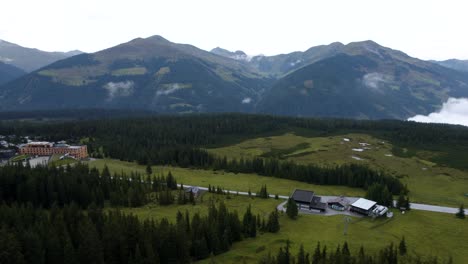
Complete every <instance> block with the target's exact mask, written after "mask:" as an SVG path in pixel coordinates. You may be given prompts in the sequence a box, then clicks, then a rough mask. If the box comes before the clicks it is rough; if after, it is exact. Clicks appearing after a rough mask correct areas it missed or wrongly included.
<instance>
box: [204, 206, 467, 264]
mask: <svg viewBox="0 0 468 264" xmlns="http://www.w3.org/2000/svg"><path fill="white" fill-rule="evenodd" d="M280 224H281V230H280V232H279V233H277V234H270V233H267V234H264V235H261V236H259V237H257V238H256V239H248V240H245V241H242V242H239V243H237V244H234V246H233V248H232V249H231V250H230V251H229V252H227V253H224V254H222V255H219V256H216V257H215V260H216V262H217V263H242V261H243V260H246V262H247V263H255V262H256V260H257V259H258V258H259V257H261V256H262V255H264V254H267V253H268V251H269V250H271V251H272V252H275V253H276V250H277V249H278V247H280V246H284V241H285V240H287V239H290V240H291V241H293V242H294V243H293V245H292V252H293V253H294V254H296V253H297V251H298V248H299V245H300V244H303V245H304V247H305V249H306V250H307V251H308V252H311V253H313V250H314V249H315V246H316V244H317V242H318V241H319V242H320V243H321V244H322V245H326V246H327V248H328V249H329V250H335V249H336V246H337V245H338V244H342V243H344V242H345V241H347V242H348V243H349V245H350V249H351V250H352V251H357V250H358V249H359V247H360V246H361V245H363V246H364V248H365V249H366V250H367V251H368V252H376V251H378V250H379V249H381V248H383V247H384V246H386V245H388V244H389V243H390V242H393V243H398V242H399V241H400V239H401V237H402V236H403V235H404V236H405V239H406V242H407V246H408V249H409V252H411V253H412V254H419V255H423V256H430V255H432V256H438V258H439V260H442V259H443V260H447V258H448V257H449V256H450V255H451V256H452V257H453V260H454V263H468V249H467V247H466V237H467V236H468V221H465V220H459V219H456V218H455V217H454V216H453V215H448V214H441V213H431V212H422V211H412V212H409V213H407V214H405V215H401V214H400V213H396V214H395V216H394V218H392V219H378V220H374V221H373V220H372V219H368V218H360V219H358V218H353V219H352V221H351V223H350V224H349V227H348V234H347V235H346V236H345V235H343V216H316V215H302V216H300V217H299V218H298V220H295V221H294V220H290V219H289V218H287V217H286V216H285V215H284V216H282V217H281V220H280ZM262 246H264V247H265V248H266V250H264V251H262V252H259V253H257V251H258V250H259V248H261V247H262ZM209 261H210V260H205V261H204V262H203V263H209Z"/></svg>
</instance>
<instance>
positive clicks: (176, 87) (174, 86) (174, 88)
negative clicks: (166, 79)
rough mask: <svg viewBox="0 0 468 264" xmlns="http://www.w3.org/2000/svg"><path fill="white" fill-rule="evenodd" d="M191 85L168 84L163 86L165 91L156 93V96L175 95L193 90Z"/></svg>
mask: <svg viewBox="0 0 468 264" xmlns="http://www.w3.org/2000/svg"><path fill="white" fill-rule="evenodd" d="M191 87H192V85H191V84H183V83H168V84H164V85H163V87H162V88H163V89H162V90H159V91H157V92H156V95H169V94H172V93H175V92H176V91H178V90H181V89H185V88H191Z"/></svg>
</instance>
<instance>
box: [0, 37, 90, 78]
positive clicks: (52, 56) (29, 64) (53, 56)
mask: <svg viewBox="0 0 468 264" xmlns="http://www.w3.org/2000/svg"><path fill="white" fill-rule="evenodd" d="M82 53H83V52H82V51H79V50H72V51H67V52H58V51H56V52H48V51H42V50H39V49H36V48H26V47H23V46H20V45H18V44H15V43H12V42H8V41H5V40H1V39H0V62H3V63H7V64H11V65H13V66H15V67H17V68H20V69H22V70H23V71H26V72H32V71H34V70H37V69H39V68H42V67H44V66H47V65H49V64H51V63H53V62H55V61H58V60H61V59H65V58H68V57H71V56H75V55H78V54H82Z"/></svg>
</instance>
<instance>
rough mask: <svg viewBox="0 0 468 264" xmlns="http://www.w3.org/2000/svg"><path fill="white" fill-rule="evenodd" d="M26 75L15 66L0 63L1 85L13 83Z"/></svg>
mask: <svg viewBox="0 0 468 264" xmlns="http://www.w3.org/2000/svg"><path fill="white" fill-rule="evenodd" d="M24 74H26V73H25V72H24V71H23V70H21V69H18V68H16V67H15V66H13V65H9V64H6V63H3V62H0V85H2V84H4V83H7V82H9V81H12V80H14V79H16V78H18V77H20V76H22V75H24Z"/></svg>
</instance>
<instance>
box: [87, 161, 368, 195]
mask: <svg viewBox="0 0 468 264" xmlns="http://www.w3.org/2000/svg"><path fill="white" fill-rule="evenodd" d="M106 164H107V166H108V167H109V170H110V171H111V172H118V173H120V172H124V173H128V174H130V172H132V171H139V172H140V173H143V174H144V173H145V172H146V167H145V166H141V165H138V164H136V163H131V162H124V161H118V160H111V159H103V160H95V161H92V162H90V163H89V165H90V166H91V167H96V168H98V169H101V170H102V169H103V168H104V166H105V165H106ZM169 171H171V173H172V174H173V175H174V177H175V178H176V180H177V182H178V183H183V184H187V185H198V186H203V187H208V185H209V184H211V185H212V186H221V187H222V188H224V189H229V190H236V191H248V190H249V189H250V190H251V191H252V192H257V191H259V190H260V188H261V186H262V185H264V184H266V185H267V189H268V192H269V193H270V194H279V195H289V194H290V193H291V192H292V191H293V190H294V189H295V188H300V189H307V190H313V191H315V192H316V193H317V194H323V195H346V196H362V195H364V190H361V189H358V188H350V187H345V186H326V185H314V184H308V183H303V182H297V181H291V180H286V179H279V178H272V177H265V176H258V175H256V174H243V173H238V174H234V173H225V172H221V171H211V170H194V169H185V168H179V167H168V166H154V167H153V173H156V174H158V173H161V172H163V173H164V174H166V173H167V172H169Z"/></svg>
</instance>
